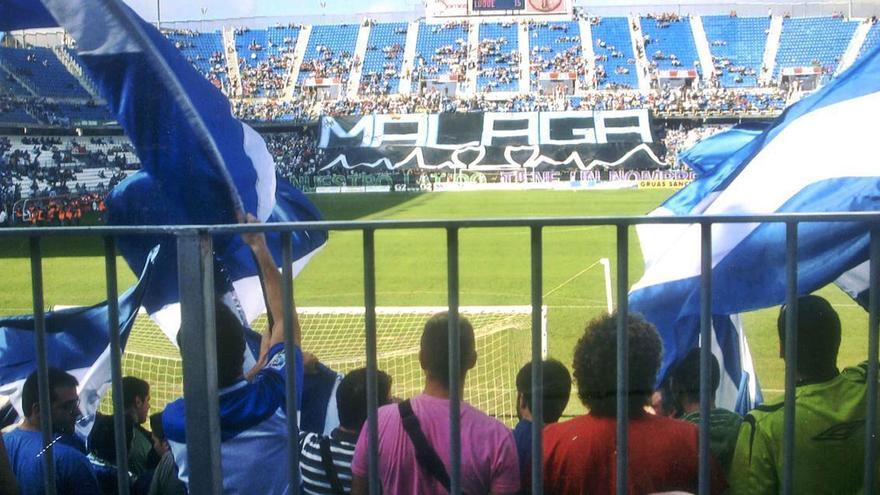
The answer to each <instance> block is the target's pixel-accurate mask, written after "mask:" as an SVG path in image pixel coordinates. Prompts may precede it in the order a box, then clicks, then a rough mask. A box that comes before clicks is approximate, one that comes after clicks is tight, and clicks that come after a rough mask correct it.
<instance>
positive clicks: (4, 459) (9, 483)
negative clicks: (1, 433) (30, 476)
mask: <svg viewBox="0 0 880 495" xmlns="http://www.w3.org/2000/svg"><path fill="white" fill-rule="evenodd" d="M18 493H19V492H18V482H17V481H16V480H15V473H13V472H12V466H10V465H9V455H7V454H6V444H5V443H3V442H0V495H16V494H18Z"/></svg>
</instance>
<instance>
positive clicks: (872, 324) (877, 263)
mask: <svg viewBox="0 0 880 495" xmlns="http://www.w3.org/2000/svg"><path fill="white" fill-rule="evenodd" d="M870 253H871V261H870V265H869V266H870V268H869V270H870V276H869V289H870V292H869V296H868V309H869V317H868V401H867V407H868V411H867V414H866V415H865V486H864V488H865V489H864V492H865V493H873V492H874V488H875V487H876V484H877V358H878V356H877V354H878V341H880V329H878V327H880V321H878V317H880V315H878V313H877V312H878V306H880V273H878V270H880V227H877V226H876V225H875V226H872V227H871V248H870Z"/></svg>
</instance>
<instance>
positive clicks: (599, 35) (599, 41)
mask: <svg viewBox="0 0 880 495" xmlns="http://www.w3.org/2000/svg"><path fill="white" fill-rule="evenodd" d="M628 22H629V21H628V19H627V18H626V17H603V18H601V20H600V21H599V23H598V24H593V26H592V31H593V51H594V52H595V54H596V59H597V60H596V69H597V71H598V70H600V69H604V72H605V76H604V77H600V78H598V80H597V85H598V87H599V89H606V88H609V87H612V88H637V87H638V86H639V76H638V74H636V70H638V69H637V67H636V61H635V54H634V53H633V48H632V38H631V37H630V35H629V24H628Z"/></svg>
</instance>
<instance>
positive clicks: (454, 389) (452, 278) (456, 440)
mask: <svg viewBox="0 0 880 495" xmlns="http://www.w3.org/2000/svg"><path fill="white" fill-rule="evenodd" d="M446 262H447V274H446V283H447V288H448V291H449V296H448V297H449V467H450V470H449V471H450V472H449V481H450V490H449V493H450V494H451V495H459V494H461V423H460V420H461V415H460V413H459V411H460V409H461V407H460V406H461V364H460V363H461V345H460V339H459V334H460V333H461V332H460V329H459V327H458V229H456V228H448V229H447V230H446Z"/></svg>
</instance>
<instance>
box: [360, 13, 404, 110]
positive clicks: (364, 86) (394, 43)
mask: <svg viewBox="0 0 880 495" xmlns="http://www.w3.org/2000/svg"><path fill="white" fill-rule="evenodd" d="M408 26H409V24H408V23H406V22H387V23H381V24H374V25H373V26H371V27H370V37H369V38H368V39H367V53H366V54H365V55H364V65H363V70H362V72H361V86H360V92H361V93H368V94H383V95H387V94H391V93H397V91H398V89H399V87H400V75H401V74H400V71H401V67H402V66H403V51H404V49H405V47H406V32H407V29H408Z"/></svg>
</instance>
